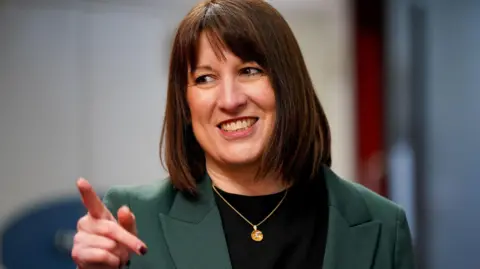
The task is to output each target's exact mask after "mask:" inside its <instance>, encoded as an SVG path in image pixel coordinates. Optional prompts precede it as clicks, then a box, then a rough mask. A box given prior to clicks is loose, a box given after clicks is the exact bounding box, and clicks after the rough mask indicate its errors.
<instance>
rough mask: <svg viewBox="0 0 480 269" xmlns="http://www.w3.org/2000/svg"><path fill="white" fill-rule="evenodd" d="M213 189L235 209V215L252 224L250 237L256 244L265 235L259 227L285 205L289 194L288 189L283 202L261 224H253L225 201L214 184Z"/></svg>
mask: <svg viewBox="0 0 480 269" xmlns="http://www.w3.org/2000/svg"><path fill="white" fill-rule="evenodd" d="M212 188H213V190H214V191H215V192H216V193H217V194H218V196H220V198H222V200H223V201H224V202H225V203H226V204H227V205H228V206H229V207H230V208H232V209H233V211H235V213H237V214H238V215H239V216H240V217H241V218H242V219H244V220H245V221H246V222H247V223H248V224H250V225H251V226H252V227H253V231H252V233H251V234H250V236H251V237H252V240H253V241H256V242H260V241H262V240H263V233H262V231H260V230H259V229H258V226H260V225H261V224H262V223H264V222H265V221H266V220H267V219H268V218H270V217H271V216H272V215H273V213H275V211H276V210H277V209H278V208H279V207H280V205H281V204H282V203H283V200H285V197H287V193H288V189H286V190H285V194H284V195H283V197H282V200H280V202H278V204H277V206H275V208H274V209H273V210H272V212H270V214H268V215H267V216H266V217H265V218H264V219H263V220H262V221H260V222H259V223H257V224H253V223H252V222H251V221H249V220H248V219H247V218H246V217H244V216H243V215H242V214H241V213H240V212H239V211H238V210H237V209H236V208H235V207H233V206H232V205H231V204H230V203H229V202H228V201H227V199H225V198H224V197H223V196H222V195H221V194H220V192H219V191H218V190H217V188H216V187H215V185H213V184H212Z"/></svg>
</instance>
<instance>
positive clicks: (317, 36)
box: [0, 0, 480, 269]
mask: <svg viewBox="0 0 480 269" xmlns="http://www.w3.org/2000/svg"><path fill="white" fill-rule="evenodd" d="M196 2H197V1H195V0H177V1H166V0H0V201H1V202H0V264H3V267H4V268H8V269H27V268H28V269H30V268H49V269H56V268H59V269H60V268H62V269H63V268H75V265H74V264H73V263H72V261H71V260H70V250H69V248H70V246H71V239H72V232H74V229H75V225H76V221H77V219H78V218H79V217H80V216H81V215H83V214H84V210H83V207H82V205H81V204H80V200H79V198H78V195H77V192H76V189H75V180H76V179H77V178H78V177H80V176H83V177H86V178H87V179H89V180H90V182H91V183H92V184H93V185H94V187H96V189H97V190H98V191H99V192H100V193H102V192H104V191H105V190H106V189H108V187H109V186H111V185H118V184H142V183H150V182H152V181H155V180H160V179H162V178H164V177H165V176H166V172H165V171H164V170H163V169H162V168H161V166H160V164H159V158H158V142H159V135H160V130H161V124H162V119H163V110H164V105H165V96H166V75H167V67H168V57H169V55H168V54H169V48H170V44H171V41H172V40H171V39H172V35H173V33H174V31H175V27H176V25H177V24H178V23H179V21H180V20H181V19H182V17H183V16H184V15H185V14H186V13H187V12H188V10H189V9H190V8H191V7H192V5H193V4H194V3H196ZM270 2H271V3H272V4H273V5H274V6H275V7H277V8H278V9H279V10H280V12H281V13H282V14H283V15H284V16H285V18H286V19H287V20H288V22H289V23H290V25H291V27H292V28H293V30H294V32H295V35H296V36H297V38H298V41H299V42H300V45H301V47H302V50H303V53H304V56H305V59H306V62H307V65H308V68H309V71H310V73H311V76H312V78H313V81H314V84H315V86H316V90H317V94H318V96H319V98H320V100H321V102H322V103H323V105H324V107H325V109H326V113H327V115H328V117H329V120H330V123H331V127H332V136H333V158H334V161H333V163H334V164H333V168H334V170H335V171H336V172H337V173H338V174H340V175H341V176H342V177H344V178H345V179H347V180H353V181H358V182H359V183H361V184H363V185H365V186H367V187H369V188H370V189H372V190H374V191H376V192H377V193H379V194H381V195H383V196H385V197H388V198H389V199H392V200H394V201H396V202H397V203H399V204H401V205H402V206H403V207H404V208H405V210H406V212H407V215H408V220H409V223H410V226H411V229H412V233H413V236H414V241H415V248H416V249H415V251H416V256H417V260H418V265H419V267H418V268H422V269H424V268H432V269H453V268H460V269H473V268H480V259H478V255H479V254H480V248H479V247H478V244H479V242H480V234H479V233H478V232H477V231H478V229H479V228H478V226H479V225H480V213H479V209H478V207H479V206H480V196H478V195H477V194H478V193H479V192H478V190H479V188H480V180H479V178H480V157H479V156H478V153H479V152H480V120H479V117H480V106H479V105H478V104H479V102H480V53H479V49H478V48H480V1H477V0H272V1H270ZM0 267H1V266H0Z"/></svg>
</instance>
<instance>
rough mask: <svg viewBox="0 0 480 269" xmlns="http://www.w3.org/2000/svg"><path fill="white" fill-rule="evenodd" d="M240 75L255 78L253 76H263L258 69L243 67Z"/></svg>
mask: <svg viewBox="0 0 480 269" xmlns="http://www.w3.org/2000/svg"><path fill="white" fill-rule="evenodd" d="M240 73H241V74H242V75H246V76H255V75H260V74H263V71H262V69H260V68H255V67H245V68H243V69H242V70H240Z"/></svg>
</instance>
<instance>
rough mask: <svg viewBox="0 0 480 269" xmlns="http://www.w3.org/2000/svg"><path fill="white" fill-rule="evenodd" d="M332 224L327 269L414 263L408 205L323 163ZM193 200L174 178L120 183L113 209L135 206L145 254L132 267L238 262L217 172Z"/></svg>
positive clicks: (200, 267) (203, 267) (211, 268)
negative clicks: (214, 184)
mask: <svg viewBox="0 0 480 269" xmlns="http://www.w3.org/2000/svg"><path fill="white" fill-rule="evenodd" d="M324 173H325V179H326V184H327V190H328V195H329V199H328V200H329V223H328V235H327V245H326V250H325V256H324V264H323V268H324V269H367V268H372V269H389V268H391V269H410V268H414V262H413V251H412V242H411V236H410V231H409V226H408V223H407V220H406V217H405V213H404V211H403V210H402V209H401V208H400V207H399V206H397V205H395V204H394V203H392V202H390V201H388V200H387V199H384V198H382V197H381V196H379V195H377V194H375V193H373V192H372V191H370V190H368V189H366V188H364V187H362V186H360V185H359V184H356V183H352V182H349V181H346V180H343V179H341V178H339V177H338V176H337V175H335V174H334V173H333V172H332V171H331V170H330V169H328V168H324ZM198 190H199V193H200V194H201V195H200V199H199V200H195V201H190V200H188V199H187V198H185V197H184V196H183V195H180V194H179V193H178V192H177V191H176V190H175V189H174V187H173V185H172V184H171V183H170V181H169V180H168V179H167V180H162V181H160V182H158V183H155V184H154V185H147V186H129V187H127V186H124V187H120V186H119V187H113V188H112V189H110V190H109V191H108V192H107V194H106V195H105V198H104V201H105V204H106V205H107V207H108V208H109V209H110V210H111V211H112V212H117V210H118V208H119V207H120V206H122V205H127V206H129V207H130V209H131V210H132V211H133V212H134V214H135V217H136V221H137V229H138V236H139V238H140V239H141V240H143V241H144V242H145V243H146V244H147V246H148V253H147V254H146V255H145V256H135V255H134V256H133V257H131V263H130V266H129V267H128V268H130V269H229V268H232V267H231V264H230V258H229V254H228V249H227V244H226V241H225V236H224V232H223V228H222V223H221V218H220V214H219V211H218V208H217V206H216V204H215V199H214V194H213V191H212V188H211V181H210V178H209V177H208V176H207V177H205V179H204V180H203V181H201V182H199V183H198Z"/></svg>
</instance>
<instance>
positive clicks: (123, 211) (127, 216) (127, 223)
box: [117, 206, 137, 236]
mask: <svg viewBox="0 0 480 269" xmlns="http://www.w3.org/2000/svg"><path fill="white" fill-rule="evenodd" d="M117 217H118V224H120V226H122V227H123V228H124V229H125V230H127V231H128V232H130V233H131V234H133V235H135V236H136V235H137V224H136V221H135V215H133V213H132V211H130V208H128V207H127V206H122V207H120V208H119V209H118V212H117Z"/></svg>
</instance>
